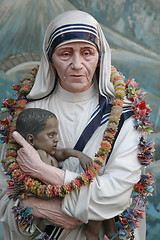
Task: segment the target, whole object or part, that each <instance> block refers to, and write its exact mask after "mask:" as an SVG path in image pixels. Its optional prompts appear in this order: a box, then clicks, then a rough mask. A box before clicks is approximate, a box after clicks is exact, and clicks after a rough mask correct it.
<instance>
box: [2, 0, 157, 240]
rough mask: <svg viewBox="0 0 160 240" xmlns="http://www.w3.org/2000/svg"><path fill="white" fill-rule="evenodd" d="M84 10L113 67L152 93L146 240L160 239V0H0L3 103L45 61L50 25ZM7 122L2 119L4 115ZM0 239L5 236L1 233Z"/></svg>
mask: <svg viewBox="0 0 160 240" xmlns="http://www.w3.org/2000/svg"><path fill="white" fill-rule="evenodd" d="M71 9H79V10H83V11H86V12H88V13H91V14H92V15H93V16H94V17H95V18H96V19H97V20H98V21H99V22H100V24H101V26H102V28H103V31H104V33H105V36H106V38H107V40H108V42H109V45H110V47H111V49H112V64H113V65H115V67H116V68H118V69H119V71H120V72H122V73H123V74H124V75H125V76H126V78H132V77H134V78H135V79H136V80H137V81H138V82H139V83H140V86H141V87H142V88H143V90H144V91H147V92H148V94H147V102H148V103H149V104H150V106H151V108H152V116H151V120H152V121H153V123H154V133H153V134H152V135H151V136H150V138H151V139H152V140H153V141H154V142H155V148H156V153H155V159H154V161H155V162H154V164H153V165H152V166H150V170H151V171H152V172H153V175H154V178H155V184H154V188H155V191H154V196H153V197H152V198H150V199H149V204H148V206H147V237H146V239H147V240H159V239H160V237H159V236H160V229H159V225H160V203H159V199H160V176H159V168H160V161H159V159H160V157H159V156H160V121H159V119H160V77H159V76H160V48H159V39H160V24H159V23H160V14H159V12H160V1H159V0H112V1H109V0H58V1H57V0H45V1H44V0H24V1H22V0H7V1H6V0H0V20H1V21H0V102H1V101H2V99H3V98H4V97H11V96H12V95H13V94H14V91H12V90H11V88H12V85H13V84H15V83H17V82H18V80H20V79H21V78H22V77H23V76H24V75H25V74H26V72H27V71H28V70H29V69H30V68H31V67H32V66H34V65H36V64H37V63H38V62H39V60H40V55H41V52H42V42H43V37H44V34H45V30H46V26H47V25H48V23H49V22H50V21H51V20H52V19H53V18H54V17H55V16H56V15H58V14H59V13H61V12H64V11H67V10H71ZM0 117H2V116H0ZM0 239H1V240H3V234H2V233H1V232H0Z"/></svg>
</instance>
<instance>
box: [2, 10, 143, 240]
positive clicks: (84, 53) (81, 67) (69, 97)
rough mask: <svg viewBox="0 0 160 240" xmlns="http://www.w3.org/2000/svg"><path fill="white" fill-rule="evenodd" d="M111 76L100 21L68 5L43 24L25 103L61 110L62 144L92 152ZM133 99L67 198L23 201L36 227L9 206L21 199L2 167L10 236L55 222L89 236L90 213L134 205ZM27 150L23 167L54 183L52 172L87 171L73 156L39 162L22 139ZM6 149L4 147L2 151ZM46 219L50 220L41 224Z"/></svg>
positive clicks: (62, 232)
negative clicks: (92, 169)
mask: <svg viewBox="0 0 160 240" xmlns="http://www.w3.org/2000/svg"><path fill="white" fill-rule="evenodd" d="M110 78H111V53H110V48H109V45H108V43H107V41H106V39H105V36H104V34H103V32H102V29H101V27H100V25H99V23H98V22H97V21H96V20H95V19H94V18H93V17H92V16H91V15H89V14H88V13H85V12H82V11H77V10H73V11H68V12H64V13H62V14H60V15H59V16H57V17H56V18H55V19H54V20H53V21H51V23H50V24H49V26H48V28H47V30H46V34H45V37H44V42H43V53H42V58H41V62H40V66H39V70H38V73H37V75H36V77H35V82H34V85H33V87H32V89H31V91H30V92H29V94H28V95H27V106H26V107H27V108H30V107H32V108H43V109H47V110H49V111H51V112H53V113H54V114H55V115H56V116H57V118H58V121H59V134H58V138H59V145H58V147H59V148H74V149H77V150H79V151H83V152H84V153H85V154H87V155H88V156H89V157H91V158H93V159H94V157H95V154H96V153H97V151H98V149H99V147H100V144H101V141H102V139H103V134H104V131H105V129H106V127H107V126H108V122H109V121H108V120H109V117H110V115H111V107H112V101H113V99H114V97H115V89H114V86H113V83H112V82H111V81H110ZM119 92H121V89H120V90H119ZM130 105H131V102H130V101H129V100H128V99H127V98H126V97H125V98H124V103H123V107H122V108H123V109H122V116H123V118H121V120H120V124H119V127H118V130H117V133H116V137H115V139H114V141H113V144H112V148H111V151H110V153H109V155H108V158H107V162H106V164H104V165H103V166H102V168H101V170H100V171H99V173H98V175H97V176H96V177H94V178H93V180H92V181H91V182H90V183H89V184H87V185H86V186H82V187H81V188H80V189H78V190H75V191H72V192H71V193H70V194H66V196H65V197H64V198H63V199H62V200H61V199H50V200H46V199H41V198H37V197H36V196H28V198H27V199H23V200H21V203H22V205H23V206H24V207H31V208H32V214H33V216H34V219H35V222H34V223H35V225H34V230H33V231H32V233H31V232H27V231H22V229H21V228H20V227H19V224H17V221H16V219H15V218H14V214H13V213H12V208H13V206H15V207H18V206H19V202H18V200H16V201H15V200H13V199H9V198H8V196H7V193H6V192H7V190H6V182H5V180H6V179H8V178H9V177H8V175H5V174H4V171H3V168H2V170H1V173H0V178H1V181H0V189H1V192H0V194H1V203H0V221H2V222H3V226H4V235H5V239H7V240H17V239H21V240H27V239H43V238H42V235H43V237H44V234H42V235H41V237H40V235H39V234H40V232H45V231H47V230H46V229H47V226H49V227H48V228H49V229H51V226H52V236H50V239H57V240H71V239H73V240H85V239H86V236H85V234H84V229H85V224H87V223H88V221H89V220H93V221H103V220H105V219H110V218H113V217H116V216H118V215H119V214H121V213H122V212H123V211H124V210H125V209H126V208H128V207H129V206H130V200H131V193H132V190H133V187H134V185H135V184H136V183H137V182H138V181H139V179H140V174H141V164H140V162H139V161H138V159H137V153H138V143H139V135H140V134H139V131H137V130H136V129H135V128H134V122H133V118H132V115H133V113H132V110H131V107H130ZM114 122H116V118H115V120H114V119H113V118H112V122H111V121H110V123H112V124H113V125H114ZM16 140H17V141H18V139H16ZM22 145H23V144H22ZM23 150H24V151H25V154H24V155H25V156H24V157H21V155H22V154H21V155H20V156H19V161H18V162H19V164H20V166H21V164H22V161H23V160H24V159H25V161H23V166H24V165H25V164H26V166H25V167H24V168H23V171H24V172H26V174H30V176H33V177H35V178H37V179H40V180H41V181H43V182H45V183H46V182H47V183H49V184H54V179H55V178H57V179H58V180H57V181H59V184H63V183H69V182H71V181H72V180H73V179H75V178H76V177H77V176H79V175H80V174H81V173H82V172H83V170H82V167H81V165H80V163H79V161H78V160H77V159H76V158H69V159H67V160H65V161H64V162H63V163H62V164H61V166H60V168H61V169H55V168H54V167H51V166H50V167H49V168H48V167H45V166H44V165H43V169H42V168H41V167H40V165H41V163H40V161H41V160H40V159H38V156H37V155H36V157H35V155H34V150H33V154H30V153H28V152H27V149H25V145H23ZM30 152H32V151H30ZM4 154H5V147H4V148H3V152H2V158H3V156H4ZM21 158H23V159H21ZM27 164H28V165H27ZM36 221H37V222H38V221H39V223H36ZM42 223H43V226H45V227H42V228H41V227H40V225H41V224H42ZM36 224H37V225H36ZM38 224H39V225H38ZM38 229H41V230H40V232H38ZM47 234H48V233H47ZM48 235H49V234H48ZM36 236H39V237H38V238H36ZM44 239H49V238H44ZM99 239H101V240H102V239H104V234H103V229H100V232H99ZM135 239H136V240H138V239H139V240H143V239H145V232H144V231H141V236H140V235H138V234H137V233H136V234H135Z"/></svg>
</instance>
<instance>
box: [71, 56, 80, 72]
mask: <svg viewBox="0 0 160 240" xmlns="http://www.w3.org/2000/svg"><path fill="white" fill-rule="evenodd" d="M71 67H72V69H74V70H79V69H81V68H82V57H81V55H80V53H79V52H75V53H74V54H73V56H72V63H71Z"/></svg>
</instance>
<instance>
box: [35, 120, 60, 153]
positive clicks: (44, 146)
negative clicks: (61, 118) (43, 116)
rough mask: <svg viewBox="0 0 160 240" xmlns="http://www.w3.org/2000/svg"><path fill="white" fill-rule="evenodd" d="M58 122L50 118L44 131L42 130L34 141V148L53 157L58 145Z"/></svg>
mask: <svg viewBox="0 0 160 240" xmlns="http://www.w3.org/2000/svg"><path fill="white" fill-rule="evenodd" d="M57 134H58V120H57V119H56V118H54V117H51V118H49V119H48V120H47V123H46V125H45V128H44V130H42V131H41V132H40V133H39V134H38V135H37V137H36V138H35V139H34V144H33V146H34V148H35V149H37V150H39V149H40V150H43V151H45V152H46V153H48V154H50V155H51V156H54V154H55V151H56V148H57V143H58V138H57Z"/></svg>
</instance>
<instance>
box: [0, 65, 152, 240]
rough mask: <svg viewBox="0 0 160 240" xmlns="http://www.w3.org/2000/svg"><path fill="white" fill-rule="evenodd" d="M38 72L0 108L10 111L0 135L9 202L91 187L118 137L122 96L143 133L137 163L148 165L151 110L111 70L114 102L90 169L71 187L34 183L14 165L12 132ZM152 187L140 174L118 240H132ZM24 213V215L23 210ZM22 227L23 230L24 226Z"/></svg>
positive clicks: (130, 85) (131, 83)
mask: <svg viewBox="0 0 160 240" xmlns="http://www.w3.org/2000/svg"><path fill="white" fill-rule="evenodd" d="M38 68H39V67H38V66H37V67H35V68H34V69H32V70H31V71H30V72H29V73H28V74H27V76H26V77H25V78H24V79H22V80H21V81H20V84H18V85H13V89H14V90H16V91H17V99H16V100H13V99H4V100H3V106H2V108H1V112H3V113H4V112H7V111H9V113H10V116H11V120H10V121H9V120H8V119H7V118H6V119H5V120H4V121H0V123H1V125H2V127H1V130H0V133H1V134H2V135H3V136H2V137H1V139H0V141H1V143H2V142H6V143H7V151H6V158H5V159H4V160H2V163H3V166H4V170H5V171H6V173H7V174H10V175H11V180H10V181H8V185H9V187H8V189H9V192H8V195H9V198H13V199H17V198H20V197H23V196H24V195H27V194H28V193H30V192H31V193H33V194H35V195H36V196H39V197H47V198H53V197H61V198H62V197H64V196H65V195H66V194H69V193H71V192H72V191H73V190H76V189H80V188H81V187H82V186H85V185H87V184H88V183H90V182H91V180H92V179H93V178H94V177H95V176H96V175H97V174H98V171H99V170H100V169H101V167H102V166H104V164H105V162H106V159H107V156H108V154H109V152H110V150H111V146H112V143H113V141H114V138H115V135H116V133H117V129H118V125H119V121H120V116H121V114H122V108H123V98H124V96H125V95H126V96H127V98H128V99H129V100H130V101H131V102H132V109H133V111H134V116H133V117H134V119H135V128H136V129H137V130H139V131H141V133H142V136H141V138H140V143H139V153H138V159H139V160H140V162H141V164H142V165H143V166H147V165H149V164H151V161H152V158H153V152H154V147H153V143H152V142H151V141H150V142H148V141H147V140H146V133H151V132H152V124H151V123H150V122H149V120H150V119H149V114H150V112H151V109H150V107H149V106H148V105H147V104H146V102H145V101H144V93H141V89H139V88H137V87H138V84H137V83H136V82H135V80H134V79H131V80H128V81H127V83H126V84H125V83H124V80H123V78H122V76H121V75H120V74H119V72H118V71H117V70H116V69H115V68H114V67H112V68H111V82H112V83H113V86H114V89H115V98H114V100H113V103H112V105H113V106H112V110H111V115H110V117H109V121H108V126H107V128H106V130H105V132H104V135H103V139H102V142H101V146H100V148H99V150H98V152H97V153H96V154H95V158H94V161H93V164H92V166H91V167H89V169H88V170H87V171H86V172H84V173H82V174H81V175H80V176H78V177H77V178H75V179H74V180H72V181H71V182H70V183H66V184H64V185H62V186H60V185H46V184H43V183H42V182H40V181H39V180H35V179H33V178H31V177H30V176H27V175H26V174H25V173H24V172H23V171H22V170H21V169H20V167H19V166H18V164H17V162H16V156H17V143H16V142H15V140H14V138H13V136H12V133H13V131H14V130H15V126H16V125H15V124H16V119H17V117H18V115H19V113H20V112H21V111H23V109H25V106H26V104H27V100H26V95H27V94H28V93H29V92H30V90H31V88H32V86H33V84H34V80H35V77H36V74H37V71H38ZM152 183H153V177H152V175H151V173H146V174H145V173H143V174H142V177H141V180H140V181H139V183H137V184H136V185H135V187H134V191H133V193H132V205H131V207H130V208H128V209H126V210H125V211H124V212H123V213H122V214H121V215H120V216H119V220H118V222H117V227H118V228H119V229H120V230H119V237H120V238H121V239H126V238H128V237H131V236H132V235H133V231H134V228H135V227H137V226H138V223H139V219H141V218H142V211H141V210H139V208H140V207H142V205H143V206H144V205H145V204H146V203H147V201H146V197H147V196H150V195H152V191H153V188H152V187H151V184H152ZM20 209H21V208H20ZM20 209H18V208H14V209H13V210H14V211H15V212H16V213H17V211H19V212H21V210H20ZM24 212H27V211H26V210H25V211H24ZM17 214H18V213H17ZM27 214H28V213H26V215H27ZM23 215H25V214H23ZM26 215H25V216H26ZM29 216H30V212H29ZM29 219H31V217H29ZM22 222H23V221H22ZM21 225H22V226H24V222H23V224H21ZM25 225H26V228H27V229H28V228H29V229H30V227H29V226H31V224H26V222H25Z"/></svg>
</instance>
